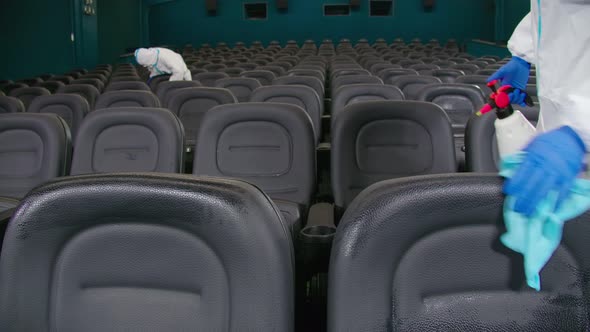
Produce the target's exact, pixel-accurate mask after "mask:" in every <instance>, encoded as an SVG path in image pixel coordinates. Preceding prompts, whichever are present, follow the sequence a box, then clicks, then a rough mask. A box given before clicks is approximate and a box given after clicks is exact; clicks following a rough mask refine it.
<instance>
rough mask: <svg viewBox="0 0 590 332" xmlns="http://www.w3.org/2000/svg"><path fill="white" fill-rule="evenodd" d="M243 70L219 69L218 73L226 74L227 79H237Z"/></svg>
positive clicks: (235, 68) (233, 68)
mask: <svg viewBox="0 0 590 332" xmlns="http://www.w3.org/2000/svg"><path fill="white" fill-rule="evenodd" d="M244 71H245V70H244V69H243V68H238V67H229V68H225V69H221V70H220V72H222V73H226V74H227V75H228V76H229V77H239V76H240V74H241V73H243V72H244Z"/></svg>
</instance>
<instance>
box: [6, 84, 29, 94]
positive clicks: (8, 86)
mask: <svg viewBox="0 0 590 332" xmlns="http://www.w3.org/2000/svg"><path fill="white" fill-rule="evenodd" d="M28 87H29V86H28V85H26V84H25V83H8V84H4V85H2V91H4V93H5V94H6V95H7V96H9V95H10V93H11V92H12V90H17V89H21V88H28Z"/></svg>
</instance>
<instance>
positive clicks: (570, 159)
mask: <svg viewBox="0 0 590 332" xmlns="http://www.w3.org/2000/svg"><path fill="white" fill-rule="evenodd" d="M524 152H526V156H525V160H524V162H523V163H522V165H521V166H520V167H519V169H518V170H517V171H516V174H514V176H513V177H512V178H511V179H509V180H506V182H505V183H504V193H505V194H506V195H508V196H513V197H515V198H516V201H515V206H514V211H515V212H518V213H522V214H524V215H526V216H527V217H530V216H531V215H533V214H534V212H535V209H536V207H537V205H538V204H539V202H540V201H541V200H543V199H545V198H546V197H547V194H548V193H549V192H552V191H555V192H557V193H558V194H559V199H558V203H557V206H559V204H560V202H561V201H562V200H563V199H564V198H566V195H567V193H568V192H569V190H570V188H571V187H572V185H573V183H574V180H575V179H576V177H577V176H578V174H579V173H580V172H581V171H582V168H583V161H584V155H585V154H586V147H585V145H584V142H583V141H582V139H581V138H580V136H578V134H577V133H576V132H575V131H574V130H573V129H572V128H571V127H569V126H564V127H561V128H559V129H555V130H552V131H549V132H546V133H544V134H541V135H539V136H537V137H536V138H535V139H533V141H532V142H531V143H530V144H529V145H528V146H527V147H526V148H525V149H524Z"/></svg>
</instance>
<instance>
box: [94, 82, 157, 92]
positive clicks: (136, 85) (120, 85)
mask: <svg viewBox="0 0 590 332" xmlns="http://www.w3.org/2000/svg"><path fill="white" fill-rule="evenodd" d="M121 90H139V91H152V90H151V89H150V87H149V86H148V85H147V84H145V83H143V82H111V83H110V84H109V85H107V87H106V89H105V92H110V91H121Z"/></svg>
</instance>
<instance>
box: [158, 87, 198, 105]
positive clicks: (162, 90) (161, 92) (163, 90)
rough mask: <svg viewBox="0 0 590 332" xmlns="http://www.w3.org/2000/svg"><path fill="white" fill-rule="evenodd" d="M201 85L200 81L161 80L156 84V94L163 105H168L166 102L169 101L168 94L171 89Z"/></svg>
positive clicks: (170, 92)
mask: <svg viewBox="0 0 590 332" xmlns="http://www.w3.org/2000/svg"><path fill="white" fill-rule="evenodd" d="M200 86H202V84H201V83H199V82H197V81H167V82H162V83H160V84H159V85H158V91H157V92H156V95H157V96H158V99H159V100H160V103H161V104H162V106H163V107H167V106H168V102H169V101H170V95H171V94H172V91H174V90H178V89H184V88H194V87H200Z"/></svg>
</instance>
